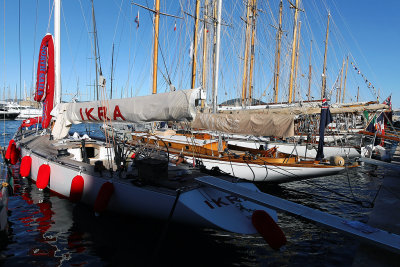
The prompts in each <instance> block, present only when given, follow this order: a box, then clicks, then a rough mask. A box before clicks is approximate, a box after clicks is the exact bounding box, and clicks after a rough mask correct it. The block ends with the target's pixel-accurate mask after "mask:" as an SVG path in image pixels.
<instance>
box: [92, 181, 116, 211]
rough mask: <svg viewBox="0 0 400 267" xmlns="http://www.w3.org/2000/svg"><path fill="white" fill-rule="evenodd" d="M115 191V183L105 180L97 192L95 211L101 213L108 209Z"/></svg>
mask: <svg viewBox="0 0 400 267" xmlns="http://www.w3.org/2000/svg"><path fill="white" fill-rule="evenodd" d="M113 193H114V185H113V184H112V183H111V182H105V183H104V184H103V185H102V186H101V188H100V190H99V193H98V194H97V198H96V202H95V203H94V211H95V212H96V213H100V212H103V211H105V210H106V208H107V206H108V203H109V202H110V199H111V196H112V194H113Z"/></svg>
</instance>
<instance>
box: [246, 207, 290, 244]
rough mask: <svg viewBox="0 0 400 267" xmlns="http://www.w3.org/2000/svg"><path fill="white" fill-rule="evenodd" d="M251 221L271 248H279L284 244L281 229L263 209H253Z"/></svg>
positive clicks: (284, 239)
mask: <svg viewBox="0 0 400 267" xmlns="http://www.w3.org/2000/svg"><path fill="white" fill-rule="evenodd" d="M251 222H252V223H253V225H254V228H256V230H257V231H258V233H259V234H260V235H261V236H262V237H263V238H264V240H265V241H266V242H267V243H268V245H270V247H271V248H273V249H275V250H279V249H280V248H281V247H282V246H283V245H285V244H286V237H285V234H284V233H283V231H282V229H281V228H280V227H279V225H278V224H277V223H276V222H275V221H274V219H272V218H271V216H270V215H269V214H268V213H267V212H265V211H264V210H255V211H254V212H253V215H252V216H251Z"/></svg>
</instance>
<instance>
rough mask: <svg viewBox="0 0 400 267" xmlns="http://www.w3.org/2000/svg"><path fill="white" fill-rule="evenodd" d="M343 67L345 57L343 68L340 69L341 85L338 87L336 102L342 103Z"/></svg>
mask: <svg viewBox="0 0 400 267" xmlns="http://www.w3.org/2000/svg"><path fill="white" fill-rule="evenodd" d="M343 69H344V59H343V63H342V69H341V71H340V86H339V87H338V90H337V93H336V103H340V102H341V101H340V97H341V95H342V81H343Z"/></svg>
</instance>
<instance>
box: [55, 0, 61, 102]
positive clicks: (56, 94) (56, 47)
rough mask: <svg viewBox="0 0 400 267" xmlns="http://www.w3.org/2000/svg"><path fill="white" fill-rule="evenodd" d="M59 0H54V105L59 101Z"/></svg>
mask: <svg viewBox="0 0 400 267" xmlns="http://www.w3.org/2000/svg"><path fill="white" fill-rule="evenodd" d="M60 7H61V4H60V0H55V1H54V74H55V87H56V88H55V94H54V100H55V101H54V106H56V105H57V104H59V103H61V60H60V59H61V57H60V44H61V42H60Z"/></svg>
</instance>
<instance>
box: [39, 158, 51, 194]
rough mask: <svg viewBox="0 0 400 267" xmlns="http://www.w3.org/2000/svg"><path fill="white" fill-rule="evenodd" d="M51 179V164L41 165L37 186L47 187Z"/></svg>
mask: <svg viewBox="0 0 400 267" xmlns="http://www.w3.org/2000/svg"><path fill="white" fill-rule="evenodd" d="M49 180H50V166H49V165H47V164H43V165H41V166H40V167H39V171H38V176H37V180H36V186H37V188H39V189H45V188H46V186H47V185H48V184H49Z"/></svg>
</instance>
